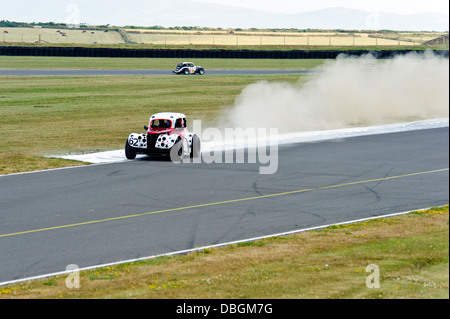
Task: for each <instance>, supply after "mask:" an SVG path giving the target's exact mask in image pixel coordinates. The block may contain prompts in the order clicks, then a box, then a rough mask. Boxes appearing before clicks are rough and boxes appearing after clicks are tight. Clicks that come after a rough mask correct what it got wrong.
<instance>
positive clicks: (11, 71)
mask: <svg viewBox="0 0 450 319" xmlns="http://www.w3.org/2000/svg"><path fill="white" fill-rule="evenodd" d="M313 72H317V71H314V70H206V74H210V75H258V74H300V73H313ZM0 75H14V76H16V75H23V76H34V75H51V76H75V75H83V76H86V75H174V73H172V71H170V70H44V69H17V70H16V69H3V70H0Z"/></svg>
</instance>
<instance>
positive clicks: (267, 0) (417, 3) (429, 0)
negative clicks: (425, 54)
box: [195, 0, 449, 14]
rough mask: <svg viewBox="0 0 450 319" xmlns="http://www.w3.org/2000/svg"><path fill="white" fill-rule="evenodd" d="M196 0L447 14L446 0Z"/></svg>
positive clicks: (271, 7) (273, 7) (283, 8)
mask: <svg viewBox="0 0 450 319" xmlns="http://www.w3.org/2000/svg"><path fill="white" fill-rule="evenodd" d="M195 1H196V2H204V3H217V4H228V5H233V6H237V7H243V8H252V9H260V10H264V11H272V12H279V13H298V12H306V11H313V10H318V9H325V8H329V7H346V8H350V9H360V10H367V11H384V12H389V13H400V14H412V13H421V12H439V13H444V14H448V10H449V4H448V0H376V1H374V0H337V1H336V0H314V1H295V0H195Z"/></svg>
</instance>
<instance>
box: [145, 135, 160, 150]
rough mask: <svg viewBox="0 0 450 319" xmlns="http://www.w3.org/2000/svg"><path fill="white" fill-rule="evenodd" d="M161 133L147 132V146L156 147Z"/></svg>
mask: <svg viewBox="0 0 450 319" xmlns="http://www.w3.org/2000/svg"><path fill="white" fill-rule="evenodd" d="M158 136H159V134H147V148H155V144H156V140H157V139H158Z"/></svg>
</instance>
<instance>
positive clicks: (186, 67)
mask: <svg viewBox="0 0 450 319" xmlns="http://www.w3.org/2000/svg"><path fill="white" fill-rule="evenodd" d="M173 73H175V74H185V75H188V74H200V75H203V74H205V69H204V68H202V67H201V66H199V65H197V66H195V65H194V63H192V62H180V63H178V64H177V67H176V68H175V70H174V71H173Z"/></svg>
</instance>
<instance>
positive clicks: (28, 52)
mask: <svg viewBox="0 0 450 319" xmlns="http://www.w3.org/2000/svg"><path fill="white" fill-rule="evenodd" d="M410 52H417V53H423V51H421V50H348V51H345V50H309V51H308V50H266V51H263V50H195V49H116V48H84V47H40V46H39V47H38V46H37V47H31V46H30V47H25V46H3V47H1V46H0V55H9V56H67V57H111V58H178V59H194V58H213V59H335V58H337V56H338V55H340V54H346V55H352V56H361V55H365V54H369V53H370V54H372V55H373V56H375V57H376V58H380V59H384V58H391V57H394V56H396V55H401V54H406V53H410ZM434 52H435V53H436V54H438V55H440V56H443V57H447V58H448V50H434Z"/></svg>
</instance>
